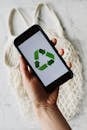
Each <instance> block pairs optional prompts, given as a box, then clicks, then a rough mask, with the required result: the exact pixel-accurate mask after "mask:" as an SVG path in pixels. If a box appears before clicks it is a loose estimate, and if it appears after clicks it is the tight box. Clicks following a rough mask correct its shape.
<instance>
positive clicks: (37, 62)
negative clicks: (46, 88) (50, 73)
mask: <svg viewBox="0 0 87 130" xmlns="http://www.w3.org/2000/svg"><path fill="white" fill-rule="evenodd" d="M39 54H41V55H45V56H46V57H48V58H50V60H49V61H47V63H45V64H43V65H41V66H40V61H39ZM54 59H55V57H54V54H52V53H50V52H48V51H47V52H46V51H45V50H43V49H39V50H38V49H37V50H36V51H35V52H34V60H35V62H34V63H35V67H36V68H38V70H45V69H46V68H47V67H48V66H50V65H52V64H53V63H54Z"/></svg>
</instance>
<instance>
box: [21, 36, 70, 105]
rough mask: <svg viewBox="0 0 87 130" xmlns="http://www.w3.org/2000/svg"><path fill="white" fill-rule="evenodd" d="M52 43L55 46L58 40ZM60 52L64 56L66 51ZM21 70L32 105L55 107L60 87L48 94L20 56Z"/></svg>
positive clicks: (53, 40) (61, 50)
mask: <svg viewBox="0 0 87 130" xmlns="http://www.w3.org/2000/svg"><path fill="white" fill-rule="evenodd" d="M52 43H53V45H54V46H55V45H56V43H57V40H56V39H55V38H53V39H52ZM58 52H59V54H60V55H61V56H62V55H63V54H64V49H60V50H58ZM68 66H69V67H71V63H68ZM20 70H21V74H22V78H23V84H24V87H25V89H26V91H27V94H28V95H29V98H30V100H31V101H32V103H33V104H34V105H35V106H43V107H46V106H47V107H48V106H55V105H56V101H57V97H58V91H59V89H58V87H57V88H56V89H55V90H54V91H53V92H52V93H50V94H49V93H47V92H46V91H45V89H44V88H43V85H42V83H41V82H40V81H39V80H38V78H37V77H36V76H35V75H34V73H32V71H31V70H30V69H29V68H28V66H27V64H26V62H25V60H24V59H23V57H22V56H20Z"/></svg>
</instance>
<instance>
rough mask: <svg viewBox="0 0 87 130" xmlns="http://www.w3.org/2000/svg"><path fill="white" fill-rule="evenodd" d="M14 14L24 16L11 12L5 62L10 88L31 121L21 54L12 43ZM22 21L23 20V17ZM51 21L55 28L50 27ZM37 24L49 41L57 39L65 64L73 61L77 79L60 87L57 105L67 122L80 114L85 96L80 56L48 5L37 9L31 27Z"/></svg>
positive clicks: (41, 5) (40, 5)
mask: <svg viewBox="0 0 87 130" xmlns="http://www.w3.org/2000/svg"><path fill="white" fill-rule="evenodd" d="M14 11H16V12H18V14H19V15H20V16H21V17H22V14H21V13H20V11H19V10H18V9H13V10H12V11H11V13H10V17H9V30H10V35H9V37H8V43H7V46H6V48H5V54H4V62H5V64H6V66H8V72H9V82H10V86H12V88H13V90H15V94H16V96H17V101H18V104H19V105H20V106H21V107H20V110H21V111H22V113H24V116H26V117H28V119H29V120H31V121H32V119H33V117H32V114H33V111H32V105H31V102H30V100H29V97H28V95H27V93H26V91H25V89H24V86H23V83H22V77H21V73H20V69H19V62H18V57H19V53H18V52H17V50H16V49H15V47H14V45H13V41H14V38H15V37H16V36H13V35H12V32H11V28H12V26H11V20H12V17H11V16H12V14H13V12H14ZM22 19H23V20H24V18H23V17H22ZM24 21H25V20H24ZM51 21H52V25H53V26H51V25H50V23H51ZM25 23H26V22H25ZM36 23H38V24H39V25H41V26H42V28H43V30H44V31H45V32H46V33H47V35H48V36H49V38H50V39H52V38H53V37H56V38H57V44H56V48H57V49H60V48H64V50H65V51H64V52H65V53H64V56H63V58H64V60H65V61H66V62H68V61H70V62H72V68H71V69H72V71H73V73H74V77H73V79H71V80H69V81H67V82H66V83H64V84H63V85H61V86H60V89H59V96H58V101H57V104H58V106H59V108H60V110H61V112H62V113H63V115H64V116H65V118H66V119H67V120H70V119H71V118H72V117H73V116H74V115H75V114H76V113H78V112H79V108H80V107H79V105H80V103H81V99H82V97H83V89H82V87H83V86H82V85H83V76H82V65H81V62H80V60H79V56H78V53H77V52H76V50H75V48H74V47H73V45H72V43H70V42H69V41H68V40H67V39H66V38H65V37H64V32H63V28H62V26H61V24H60V21H59V19H58V17H57V16H56V15H55V13H54V11H53V10H52V9H51V8H50V7H49V6H48V5H46V4H43V3H40V4H38V5H37V6H36V8H35V13H34V17H33V23H32V24H36ZM26 25H27V24H26ZM30 25H31V24H30ZM26 27H29V26H26Z"/></svg>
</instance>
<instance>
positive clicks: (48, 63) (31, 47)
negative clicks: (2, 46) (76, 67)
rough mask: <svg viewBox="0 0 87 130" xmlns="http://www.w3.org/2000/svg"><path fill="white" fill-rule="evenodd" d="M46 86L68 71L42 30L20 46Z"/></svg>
mask: <svg viewBox="0 0 87 130" xmlns="http://www.w3.org/2000/svg"><path fill="white" fill-rule="evenodd" d="M18 48H19V50H20V51H21V52H22V53H23V55H24V56H25V58H26V60H27V61H28V62H29V64H30V65H31V66H32V68H33V70H34V71H35V72H36V74H37V75H38V77H39V78H40V80H41V81H42V83H43V84H44V86H45V87H46V86H48V85H49V84H51V83H52V82H54V81H55V80H57V79H58V78H59V77H61V76H62V75H64V74H65V73H67V72H68V69H67V67H66V66H65V65H64V64H63V62H62V60H61V59H60V57H59V56H58V55H57V53H56V52H55V50H54V49H53V48H52V46H51V45H50V44H49V42H48V41H47V39H46V38H45V36H44V35H43V33H42V32H41V31H38V32H37V33H35V34H34V35H32V36H31V37H30V38H29V39H27V40H26V41H24V42H23V43H22V44H20V45H19V46H18Z"/></svg>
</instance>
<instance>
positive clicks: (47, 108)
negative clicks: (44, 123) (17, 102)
mask: <svg viewBox="0 0 87 130" xmlns="http://www.w3.org/2000/svg"><path fill="white" fill-rule="evenodd" d="M33 108H34V112H35V113H36V115H37V116H38V117H40V116H42V115H43V114H44V113H47V112H54V111H55V112H56V111H58V107H57V105H56V104H53V105H49V104H33Z"/></svg>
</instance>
